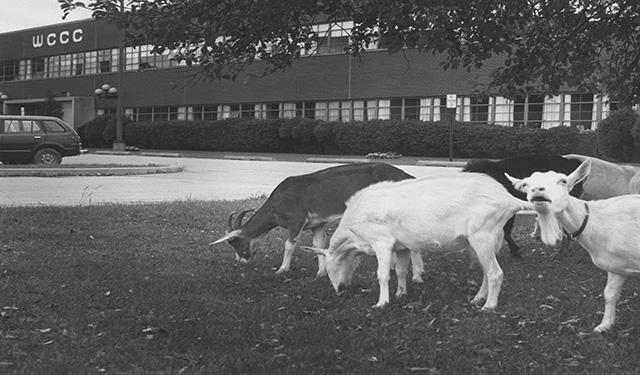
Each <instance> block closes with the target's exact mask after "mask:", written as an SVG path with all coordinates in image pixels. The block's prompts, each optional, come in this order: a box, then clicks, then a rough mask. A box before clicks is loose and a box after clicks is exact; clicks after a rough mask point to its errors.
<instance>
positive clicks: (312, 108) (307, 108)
mask: <svg viewBox="0 0 640 375" xmlns="http://www.w3.org/2000/svg"><path fill="white" fill-rule="evenodd" d="M302 104H303V107H304V108H303V116H304V118H310V119H314V118H316V102H304V103H302Z"/></svg>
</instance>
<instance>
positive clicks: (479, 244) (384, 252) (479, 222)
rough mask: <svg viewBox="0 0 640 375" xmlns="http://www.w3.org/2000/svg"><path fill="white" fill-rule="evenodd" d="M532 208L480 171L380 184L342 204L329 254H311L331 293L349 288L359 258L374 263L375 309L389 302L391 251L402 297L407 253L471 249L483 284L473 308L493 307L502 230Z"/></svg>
mask: <svg viewBox="0 0 640 375" xmlns="http://www.w3.org/2000/svg"><path fill="white" fill-rule="evenodd" d="M522 209H532V205H531V204H529V203H528V202H526V201H522V200H519V199H517V198H515V197H514V196H513V195H511V194H509V193H508V192H507V191H506V190H505V189H504V187H503V186H502V185H501V184H499V183H498V182H496V181H495V179H493V178H491V177H489V176H486V175H484V174H479V173H449V174H446V175H444V174H443V175H438V176H433V177H424V178H420V179H416V180H406V181H400V182H381V183H378V184H375V185H372V186H370V187H368V188H365V189H363V190H361V191H359V192H358V193H356V194H355V195H354V196H353V197H351V198H350V199H349V200H348V201H347V209H346V210H345V212H344V215H343V216H342V219H341V220H340V224H339V225H338V227H337V229H336V231H335V233H334V234H333V236H332V237H331V241H330V244H329V248H328V249H319V248H310V247H305V248H306V249H308V250H310V251H313V252H315V253H316V254H318V255H320V256H324V257H325V258H326V260H325V262H326V268H327V273H328V275H329V279H330V280H331V284H332V285H333V287H334V289H335V290H336V291H339V289H340V287H341V286H348V285H349V284H350V283H351V280H352V277H353V273H354V272H355V269H356V268H357V266H358V263H359V258H357V256H358V255H362V254H366V255H372V256H373V255H375V256H376V257H377V259H378V271H377V275H378V281H379V284H380V295H379V299H378V303H376V304H375V305H374V307H382V306H384V305H386V304H387V303H389V275H390V268H391V260H392V256H393V254H394V253H395V255H396V257H397V261H396V266H395V270H396V275H397V277H398V288H397V291H396V296H402V295H404V294H405V293H406V290H407V289H406V276H407V273H408V262H409V256H410V254H409V253H411V254H415V253H417V254H420V253H421V252H422V251H429V252H455V251H461V250H465V249H468V248H469V247H470V248H471V249H473V252H474V253H475V255H476V256H477V257H478V261H479V263H480V265H481V266H482V271H483V274H484V276H483V279H482V285H481V287H480V289H479V290H478V293H477V294H476V296H475V297H474V298H473V300H472V301H471V302H472V303H474V304H478V303H480V302H481V301H482V300H486V302H485V304H484V306H483V309H494V308H495V307H496V305H497V303H498V294H499V293H500V287H501V285H502V278H503V272H502V269H501V268H500V265H499V264H498V261H497V260H496V252H497V251H498V250H499V249H500V246H501V245H502V241H503V237H504V233H503V229H502V228H503V227H504V225H505V223H506V222H507V220H509V219H510V218H511V217H512V216H513V215H514V214H515V213H516V212H517V211H519V210H522Z"/></svg>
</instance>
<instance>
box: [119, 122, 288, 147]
mask: <svg viewBox="0 0 640 375" xmlns="http://www.w3.org/2000/svg"><path fill="white" fill-rule="evenodd" d="M281 122H282V121H281V120H278V119H276V120H242V119H227V120H220V121H156V122H150V123H132V124H130V125H128V126H127V127H125V139H126V140H127V142H128V143H130V144H132V145H135V146H138V147H143V148H156V149H174V150H209V151H249V152H283V151H286V147H285V143H284V142H283V141H282V140H281V139H280V136H279V134H278V129H279V128H280V125H281Z"/></svg>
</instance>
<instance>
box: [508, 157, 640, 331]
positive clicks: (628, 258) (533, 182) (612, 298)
mask: <svg viewBox="0 0 640 375" xmlns="http://www.w3.org/2000/svg"><path fill="white" fill-rule="evenodd" d="M590 167H591V161H590V160H586V161H585V162H583V163H582V164H581V165H580V166H579V167H578V168H577V169H576V170H575V171H574V172H572V173H571V174H570V175H569V176H566V175H564V174H562V173H556V172H546V173H540V172H536V173H534V174H532V175H531V176H530V177H527V178H524V179H522V180H519V179H517V178H513V177H510V176H507V177H509V179H510V180H511V181H512V183H513V184H514V187H516V188H517V189H519V190H521V191H523V192H525V193H527V199H528V200H529V201H530V202H532V203H533V204H534V209H535V210H536V211H537V212H538V222H539V226H540V234H541V237H542V241H543V242H544V243H546V244H548V245H554V244H555V243H556V241H557V240H558V239H560V238H562V236H563V229H564V231H566V232H567V233H569V236H571V237H572V238H574V239H575V240H576V241H578V243H579V244H580V245H582V247H584V248H585V249H586V250H587V251H588V252H589V255H591V259H592V260H593V263H594V264H595V265H596V266H597V267H599V268H601V269H603V270H605V271H607V285H606V286H605V289H604V301H605V305H604V317H603V318H602V322H601V323H600V324H599V325H598V326H597V327H596V328H595V329H594V332H604V331H607V330H609V329H610V328H611V327H612V326H613V323H614V321H615V317H616V302H617V301H618V298H619V297H620V292H621V290H622V284H623V283H624V280H625V277H626V276H633V275H635V276H638V275H640V195H637V194H634V195H623V196H619V197H614V198H609V199H604V200H597V201H590V202H586V201H583V200H580V199H578V198H575V197H572V196H570V195H569V191H570V190H571V189H572V188H573V186H575V184H577V183H579V182H580V181H582V180H584V179H585V178H586V177H587V175H588V174H589V171H590Z"/></svg>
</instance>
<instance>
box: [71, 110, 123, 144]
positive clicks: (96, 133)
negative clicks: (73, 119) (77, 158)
mask: <svg viewBox="0 0 640 375" xmlns="http://www.w3.org/2000/svg"><path fill="white" fill-rule="evenodd" d="M112 120H115V118H114V117H113V116H109V115H106V116H98V117H96V118H94V119H93V120H91V121H89V122H87V123H85V124H83V125H81V126H80V127H79V128H78V134H79V135H80V140H81V141H82V144H83V145H84V146H88V147H108V146H110V144H107V142H106V141H105V140H104V137H103V133H104V130H105V128H106V127H107V123H108V122H109V121H112Z"/></svg>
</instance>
